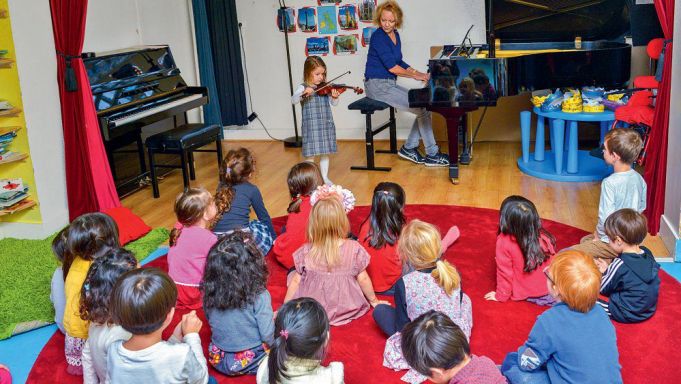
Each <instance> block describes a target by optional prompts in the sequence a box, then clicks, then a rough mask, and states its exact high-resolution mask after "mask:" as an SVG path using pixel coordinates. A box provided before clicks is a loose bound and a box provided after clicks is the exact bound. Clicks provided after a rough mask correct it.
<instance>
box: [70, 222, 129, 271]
mask: <svg viewBox="0 0 681 384" xmlns="http://www.w3.org/2000/svg"><path fill="white" fill-rule="evenodd" d="M66 244H67V248H68V254H69V257H68V259H66V258H65V259H64V264H63V268H62V269H63V271H64V280H66V276H67V275H68V274H69V269H70V268H71V264H72V263H73V260H74V259H75V258H76V257H80V258H81V259H84V260H95V259H96V258H98V257H99V256H101V255H103V254H105V253H107V252H109V251H110V250H111V249H113V248H118V247H119V246H120V244H119V242H118V227H117V226H116V222H115V221H113V219H112V218H111V216H109V215H107V214H104V213H100V212H95V213H86V214H84V215H80V216H78V217H77V218H76V219H75V220H73V221H72V222H71V224H70V225H69V232H68V235H67V240H66Z"/></svg>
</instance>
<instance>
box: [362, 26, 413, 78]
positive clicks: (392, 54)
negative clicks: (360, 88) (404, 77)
mask: <svg viewBox="0 0 681 384" xmlns="http://www.w3.org/2000/svg"><path fill="white" fill-rule="evenodd" d="M395 40H397V44H393V41H392V40H390V36H388V34H387V33H385V31H384V30H383V29H382V28H378V29H376V31H374V33H373V34H372V35H371V41H370V42H369V53H368V54H367V65H366V67H365V70H364V78H365V79H396V78H397V76H396V75H393V74H392V73H390V71H388V69H390V68H392V67H394V66H396V65H399V66H400V67H402V68H404V69H407V68H409V64H407V63H405V62H404V61H403V60H402V41H401V40H400V34H399V33H397V31H395Z"/></svg>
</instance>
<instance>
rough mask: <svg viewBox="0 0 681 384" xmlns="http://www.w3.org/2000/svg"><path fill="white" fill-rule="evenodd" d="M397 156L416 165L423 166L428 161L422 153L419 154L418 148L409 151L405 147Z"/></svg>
mask: <svg viewBox="0 0 681 384" xmlns="http://www.w3.org/2000/svg"><path fill="white" fill-rule="evenodd" d="M397 156H399V157H401V158H403V159H405V160H409V161H411V162H412V163H416V164H423V163H425V162H426V159H425V158H424V157H423V155H421V152H419V150H418V149H417V148H413V149H407V147H405V146H404V145H403V146H402V148H400V150H399V152H397Z"/></svg>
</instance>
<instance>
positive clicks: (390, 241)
mask: <svg viewBox="0 0 681 384" xmlns="http://www.w3.org/2000/svg"><path fill="white" fill-rule="evenodd" d="M404 202H405V196H404V189H402V187H401V186H400V185H399V184H396V183H390V182H382V183H378V185H377V186H376V188H374V195H373V198H372V201H371V213H370V214H369V216H368V217H367V218H366V219H365V220H364V222H363V223H362V225H361V226H360V229H359V242H360V243H361V244H362V246H364V249H366V251H367V252H368V253H369V255H370V256H371V260H370V261H369V266H368V267H367V273H368V274H369V277H371V282H372V283H373V285H374V290H375V291H376V294H379V295H392V294H393V293H394V292H395V288H394V285H395V283H396V282H397V280H398V279H399V278H400V276H402V260H401V259H400V256H399V255H398V254H397V241H398V238H399V237H400V232H402V227H403V226H404V224H405V221H406V219H405V217H404Z"/></svg>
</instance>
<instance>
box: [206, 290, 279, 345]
mask: <svg viewBox="0 0 681 384" xmlns="http://www.w3.org/2000/svg"><path fill="white" fill-rule="evenodd" d="M206 318H207V319H208V323H209V324H210V330H211V333H212V336H211V341H212V342H213V344H215V345H216V346H217V347H218V348H220V349H221V350H223V351H226V352H241V351H245V350H247V349H251V348H255V347H257V346H259V345H260V344H262V343H267V344H268V345H272V343H273V342H274V320H273V319H274V314H273V312H272V298H271V297H270V293H269V292H267V290H265V291H262V292H261V293H260V294H259V295H258V296H257V297H256V298H255V300H254V302H253V303H251V304H248V305H246V306H245V307H244V308H232V309H225V310H220V309H215V308H211V309H208V310H207V311H206Z"/></svg>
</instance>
